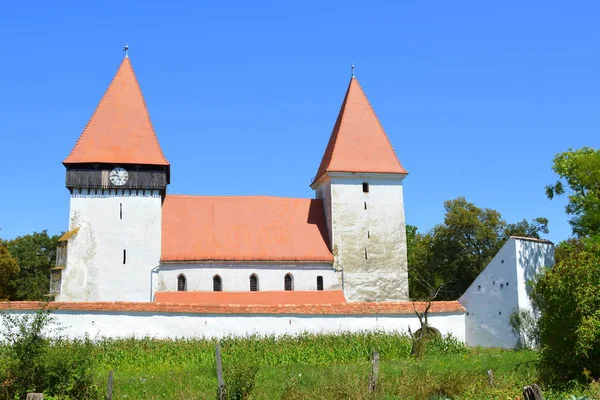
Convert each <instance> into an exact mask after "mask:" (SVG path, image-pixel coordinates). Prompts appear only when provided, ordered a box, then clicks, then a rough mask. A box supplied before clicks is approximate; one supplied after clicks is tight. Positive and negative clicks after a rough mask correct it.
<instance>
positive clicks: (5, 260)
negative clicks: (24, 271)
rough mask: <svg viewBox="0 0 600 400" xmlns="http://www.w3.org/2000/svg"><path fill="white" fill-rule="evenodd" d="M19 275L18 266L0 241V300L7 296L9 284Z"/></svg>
mask: <svg viewBox="0 0 600 400" xmlns="http://www.w3.org/2000/svg"><path fill="white" fill-rule="evenodd" d="M18 274H19V264H18V262H17V260H15V258H14V257H13V256H12V255H11V254H10V253H9V251H8V249H7V248H6V246H5V245H4V243H2V241H0V300H2V299H7V298H8V296H9V291H10V290H9V283H10V282H11V281H12V280H13V279H14V278H15V277H16V276H17V275H18Z"/></svg>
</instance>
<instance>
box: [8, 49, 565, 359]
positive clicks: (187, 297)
mask: <svg viewBox="0 0 600 400" xmlns="http://www.w3.org/2000/svg"><path fill="white" fill-rule="evenodd" d="M332 117H333V116H332ZM63 164H64V165H65V167H66V169H67V178H66V186H67V188H68V189H69V192H70V194H71V196H70V202H71V204H70V213H69V230H68V232H67V233H65V234H64V235H63V236H62V237H61V239H60V241H59V248H58V251H57V261H56V267H55V268H54V269H53V270H52V271H51V279H50V282H51V283H50V284H51V288H50V291H51V296H53V297H54V299H55V300H56V301H55V302H53V303H50V304H51V306H50V307H51V308H52V309H53V310H54V316H55V317H56V318H57V321H58V322H59V323H61V324H62V325H63V326H66V327H68V334H69V335H70V336H72V337H85V336H90V335H91V336H97V337H124V336H125V337H128V336H136V335H150V336H154V337H164V338H179V337H199V336H202V337H217V338H219V337H226V336H232V335H233V336H246V335H251V334H256V335H282V334H288V335H295V334H301V333H304V332H312V333H338V332H342V331H363V330H377V331H388V332H390V331H393V332H396V331H406V330H408V329H412V330H413V331H416V330H417V329H418V328H419V327H420V321H419V319H418V318H417V317H416V316H415V311H417V310H420V311H423V310H426V309H427V310H428V311H429V318H428V324H429V325H430V326H432V327H434V328H436V329H438V330H439V331H440V333H442V334H444V335H446V334H452V335H453V336H454V337H456V338H457V339H458V340H461V341H463V342H465V343H466V344H468V345H470V346H484V347H505V348H512V347H515V346H516V345H518V343H519V341H522V340H526V338H517V337H516V336H515V335H514V334H513V332H512V330H511V328H510V325H509V318H510V315H511V313H513V312H514V311H515V310H519V309H520V310H523V309H524V310H530V311H531V310H532V305H531V299H530V296H529V289H528V285H527V282H528V281H530V280H531V279H533V278H534V277H535V276H537V274H539V273H541V271H543V270H544V268H547V267H551V266H552V265H553V264H554V247H553V245H552V243H551V242H548V241H546V240H540V239H531V238H522V237H511V238H509V239H508V240H507V242H506V243H505V244H504V246H503V247H502V248H501V249H500V250H499V252H498V253H497V254H496V255H495V256H494V258H493V259H492V260H491V261H490V263H489V264H488V265H487V267H486V268H485V269H484V270H483V271H482V272H481V274H480V275H479V276H478V277H477V278H476V279H475V281H474V282H473V283H472V284H471V286H470V287H469V288H468V289H467V290H466V291H465V293H464V294H463V295H462V296H461V297H460V298H459V299H458V301H434V302H432V303H428V304H425V303H419V302H409V301H407V300H408V283H407V259H406V231H405V224H404V203H403V189H402V187H403V186H402V183H403V180H404V178H405V177H406V175H407V172H406V170H405V169H404V168H403V167H402V164H401V163H400V161H399V160H398V158H397V157H396V154H395V153H394V149H393V148H392V146H391V144H390V142H389V140H388V138H387V136H386V134H385V132H384V130H383V128H382V126H381V124H380V123H379V120H378V119H377V116H376V115H375V112H374V111H373V109H372V107H371V105H370V104H369V101H368V100H367V97H366V96H365V93H364V92H363V90H362V88H361V86H360V85H359V83H358V81H357V80H356V78H355V77H354V76H353V77H352V78H351V79H350V83H349V85H348V89H347V91H346V94H345V96H344V100H343V102H342V107H341V109H340V112H339V115H338V117H337V121H336V122H335V125H334V127H333V132H332V133H331V138H330V139H329V143H328V144H327V147H326V148H325V151H324V154H323V158H322V161H321V163H320V165H319V166H318V168H317V170H316V173H315V177H314V179H313V181H312V184H311V188H312V189H313V190H314V192H315V195H314V198H313V199H291V198H280V197H266V196H255V197H252V196H249V197H244V196H240V197H212V196H210V197H209V196H202V195H177V194H170V193H167V192H168V185H169V181H170V178H171V170H170V164H169V162H168V161H167V158H166V157H165V155H164V154H163V152H162V150H161V147H160V144H159V141H158V138H157V136H156V133H155V132H154V129H153V127H152V123H151V122H150V116H149V114H148V110H147V109H146V104H145V103H144V98H143V96H142V92H141V90H140V87H139V85H138V82H137V79H136V77H135V74H134V72H133V68H132V66H131V62H130V60H129V58H127V57H125V59H124V60H123V62H122V63H121V66H120V67H119V69H118V71H117V73H116V75H115V76H114V78H113V80H112V82H111V83H110V85H109V87H108V89H107V90H106V93H105V94H104V96H103V97H102V99H101V100H100V104H99V105H98V107H97V108H96V110H95V111H94V114H93V115H92V117H91V118H90V120H89V122H88V124H87V125H86V127H85V129H84V130H83V133H82V134H81V136H80V137H79V139H78V140H77V142H76V143H75V146H74V147H73V149H72V151H71V153H70V154H69V155H68V157H67V158H66V159H65V160H64V161H63ZM39 308H40V303H39V302H8V303H2V302H0V311H6V312H11V313H16V314H28V313H31V312H33V311H34V310H37V309H39Z"/></svg>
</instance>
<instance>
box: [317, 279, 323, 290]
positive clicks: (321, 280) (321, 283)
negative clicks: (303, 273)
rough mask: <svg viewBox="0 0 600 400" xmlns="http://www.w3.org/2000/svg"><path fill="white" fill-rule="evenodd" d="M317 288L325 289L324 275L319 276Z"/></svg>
mask: <svg viewBox="0 0 600 400" xmlns="http://www.w3.org/2000/svg"><path fill="white" fill-rule="evenodd" d="M317 290H323V277H322V276H317Z"/></svg>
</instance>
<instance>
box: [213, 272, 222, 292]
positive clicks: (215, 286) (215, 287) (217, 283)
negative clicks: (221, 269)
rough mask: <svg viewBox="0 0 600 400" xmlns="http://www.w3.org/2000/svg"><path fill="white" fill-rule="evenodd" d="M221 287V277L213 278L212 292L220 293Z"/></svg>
mask: <svg viewBox="0 0 600 400" xmlns="http://www.w3.org/2000/svg"><path fill="white" fill-rule="evenodd" d="M222 291H223V285H222V283H221V277H220V276H219V275H215V276H213V292H222Z"/></svg>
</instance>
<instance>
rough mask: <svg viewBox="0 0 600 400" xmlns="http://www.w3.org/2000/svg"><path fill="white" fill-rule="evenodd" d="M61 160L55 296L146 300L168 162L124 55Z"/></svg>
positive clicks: (154, 264)
mask: <svg viewBox="0 0 600 400" xmlns="http://www.w3.org/2000/svg"><path fill="white" fill-rule="evenodd" d="M63 164H64V165H65V167H66V169H67V176H66V186H67V188H68V189H69V192H70V196H71V200H70V212H69V217H70V221H69V232H67V233H66V234H65V235H64V236H63V238H61V242H60V245H59V248H58V256H57V258H58V262H57V266H56V268H55V269H54V270H53V271H52V274H51V293H52V294H54V295H55V299H56V300H57V301H150V300H151V298H152V279H153V278H152V276H153V275H152V274H153V270H154V269H156V267H158V265H159V262H160V253H161V218H162V215H161V209H162V203H163V200H164V197H165V195H166V190H167V185H168V184H169V179H170V166H169V162H168V161H167V159H166V158H165V156H164V154H163V152H162V150H161V147H160V144H159V142H158V139H157V137H156V134H155V132H154V128H153V127H152V123H151V121H150V116H149V114H148V110H147V109H146V104H145V102H144V98H143V96H142V92H141V90H140V87H139V84H138V81H137V78H136V76H135V74H134V71H133V68H132V66H131V62H130V60H129V58H128V57H127V56H126V57H125V58H124V60H123V62H122V63H121V65H120V67H119V69H118V71H117V73H116V74H115V76H114V78H113V80H112V82H111V83H110V85H109V87H108V89H107V90H106V92H105V93H104V96H103V97H102V99H101V101H100V103H99V104H98V107H97V108H96V110H95V111H94V113H93V115H92V117H91V118H90V120H89V122H88V124H87V125H86V127H85V129H84V130H83V133H82V134H81V136H80V137H79V139H78V140H77V143H76V144H75V147H74V148H73V150H72V151H71V153H70V154H69V156H68V157H67V158H66V159H65V160H64V161H63Z"/></svg>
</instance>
